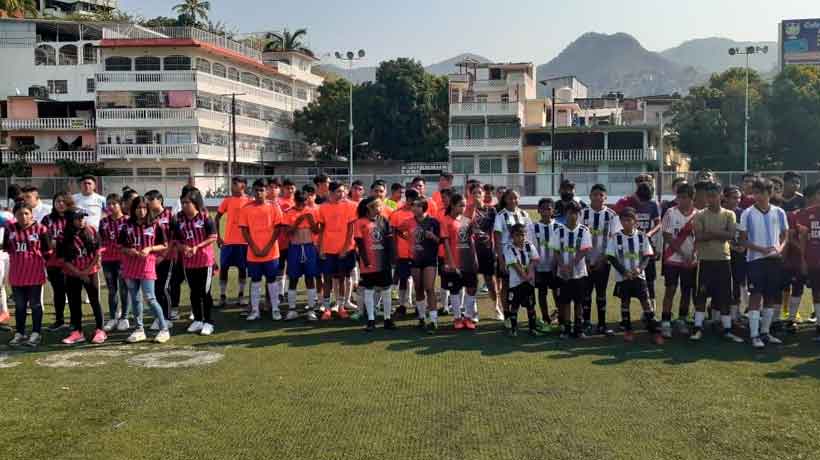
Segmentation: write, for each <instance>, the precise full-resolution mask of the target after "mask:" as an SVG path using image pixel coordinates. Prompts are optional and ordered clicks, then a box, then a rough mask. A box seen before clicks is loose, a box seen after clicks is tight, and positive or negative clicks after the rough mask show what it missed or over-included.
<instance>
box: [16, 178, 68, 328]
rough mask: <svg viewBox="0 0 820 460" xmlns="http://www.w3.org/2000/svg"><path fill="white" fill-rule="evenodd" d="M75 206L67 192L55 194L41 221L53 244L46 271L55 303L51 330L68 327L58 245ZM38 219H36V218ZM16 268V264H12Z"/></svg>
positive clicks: (63, 276) (61, 264) (63, 273)
mask: <svg viewBox="0 0 820 460" xmlns="http://www.w3.org/2000/svg"><path fill="white" fill-rule="evenodd" d="M73 206H74V201H73V200H72V199H71V197H70V196H68V195H67V194H66V193H63V192H57V193H56V194H54V200H53V207H52V208H51V212H50V213H49V214H47V215H46V216H44V217H43V218H42V219H41V220H40V221H39V222H40V223H41V224H42V225H43V226H45V227H46V229H47V230H48V236H49V241H50V242H51V244H52V247H51V248H50V249H51V250H50V251H49V254H48V258H47V259H46V273H47V276H48V282H49V283H50V284H51V293H52V296H53V297H52V299H53V304H54V324H52V325H51V326H49V327H48V330H49V331H52V332H56V331H59V330H61V329H67V328H68V325H67V324H66V323H65V301H66V286H65V272H64V271H63V260H62V259H60V257H58V255H57V251H56V249H57V247H58V246H59V245H60V243H61V242H62V241H63V232H65V227H66V223H67V222H66V211H68V210H69V208H71V207H73ZM35 221H36V220H35ZM11 268H12V269H14V265H12V266H11Z"/></svg>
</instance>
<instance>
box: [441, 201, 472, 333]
mask: <svg viewBox="0 0 820 460" xmlns="http://www.w3.org/2000/svg"><path fill="white" fill-rule="evenodd" d="M465 207H466V203H465V202H464V197H462V196H461V195H459V194H457V193H456V194H454V195H451V196H450V200H449V204H448V206H447V214H446V215H445V216H444V218H443V219H442V220H441V222H440V223H441V239H442V246H443V247H444V253H445V257H444V267H443V276H442V278H441V285H442V286H443V287H444V288H445V289H447V290H449V292H450V302H451V307H452V308H451V309H452V311H453V315H455V319H454V321H453V327H454V328H455V329H464V328H467V329H471V330H472V329H475V311H476V304H475V295H476V290H477V288H478V275H477V271H478V260H477V259H476V252H475V244H474V242H473V228H472V225H473V224H472V222H471V221H470V219H468V218H467V217H465V216H464V208H465ZM462 289H463V290H464V291H465V295H464V297H463V299H464V300H463V304H464V305H463V306H464V310H465V311H466V318H463V315H462V313H461V308H462V296H461V291H462Z"/></svg>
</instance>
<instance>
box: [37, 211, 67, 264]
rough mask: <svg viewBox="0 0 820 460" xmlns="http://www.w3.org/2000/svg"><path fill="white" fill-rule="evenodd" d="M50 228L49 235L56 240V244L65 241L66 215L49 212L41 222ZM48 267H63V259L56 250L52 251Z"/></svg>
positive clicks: (47, 262) (52, 239)
mask: <svg viewBox="0 0 820 460" xmlns="http://www.w3.org/2000/svg"><path fill="white" fill-rule="evenodd" d="M40 223H41V224H42V225H44V226H45V227H46V229H48V237H49V238H50V239H51V241H53V242H54V245H55V246H60V243H62V241H63V232H64V231H65V226H66V219H65V215H62V216H61V215H59V214H55V213H50V214H47V215H46V216H45V217H43V219H42V221H41V222H40ZM46 266H47V267H56V268H59V267H62V266H63V261H62V260H61V259H60V258H59V257H58V256H57V252H56V251H52V252H51V254H50V255H49V257H48V260H47V261H46Z"/></svg>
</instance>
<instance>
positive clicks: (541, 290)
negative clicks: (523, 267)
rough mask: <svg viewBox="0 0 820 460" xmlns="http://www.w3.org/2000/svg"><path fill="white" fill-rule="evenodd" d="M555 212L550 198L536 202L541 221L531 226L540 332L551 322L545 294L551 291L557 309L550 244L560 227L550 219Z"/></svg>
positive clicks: (556, 281)
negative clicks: (535, 262) (536, 252)
mask: <svg viewBox="0 0 820 460" xmlns="http://www.w3.org/2000/svg"><path fill="white" fill-rule="evenodd" d="M554 210H555V202H554V201H553V200H552V198H541V200H539V201H538V213H539V214H541V221H540V222H536V223H534V224H533V226H532V231H531V234H532V235H533V237H534V238H533V239H534V241H532V243H533V244H535V248H536V249H537V250H538V263H537V264H536V265H535V288H536V289H538V306H539V307H540V309H541V320H538V321H536V328H537V329H538V330H540V331H541V332H545V331H546V330H547V329H548V325H549V324H550V323H551V322H552V319H551V318H552V317H551V316H550V311H549V303H548V301H547V293H548V292H549V291H550V290H552V298H553V302H554V303H555V308H556V309H557V308H558V287H559V283H558V280H557V279H556V277H555V263H556V259H555V254H554V253H553V250H552V248H550V243H551V241H552V237H553V235H554V234H555V231H556V230H557V229H558V226H559V225H561V224H559V223H558V222H556V221H555V219H553V218H552V213H553V211H554Z"/></svg>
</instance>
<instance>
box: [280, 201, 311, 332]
mask: <svg viewBox="0 0 820 460" xmlns="http://www.w3.org/2000/svg"><path fill="white" fill-rule="evenodd" d="M307 196H308V194H307V193H305V192H303V191H299V192H296V195H294V206H293V207H292V208H290V209H288V210H287V212H285V214H284V216H283V223H284V224H285V225H286V226H287V235H288V238H289V239H290V248H291V249H289V250H288V283H289V286H288V314H287V316H285V319H288V320H292V319H296V317H297V316H298V312H297V311H296V288H297V287H298V286H299V278H301V277H303V276H304V278H305V287H306V288H307V319H308V320H309V321H316V320H317V319H318V318H317V317H316V311H315V310H316V279H317V278H318V276H319V255H318V254H317V252H316V246H315V245H314V243H313V239H314V235H316V234H317V233H318V231H319V223H318V219H319V218H318V213H319V209H318V208H316V207H308V206H307Z"/></svg>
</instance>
